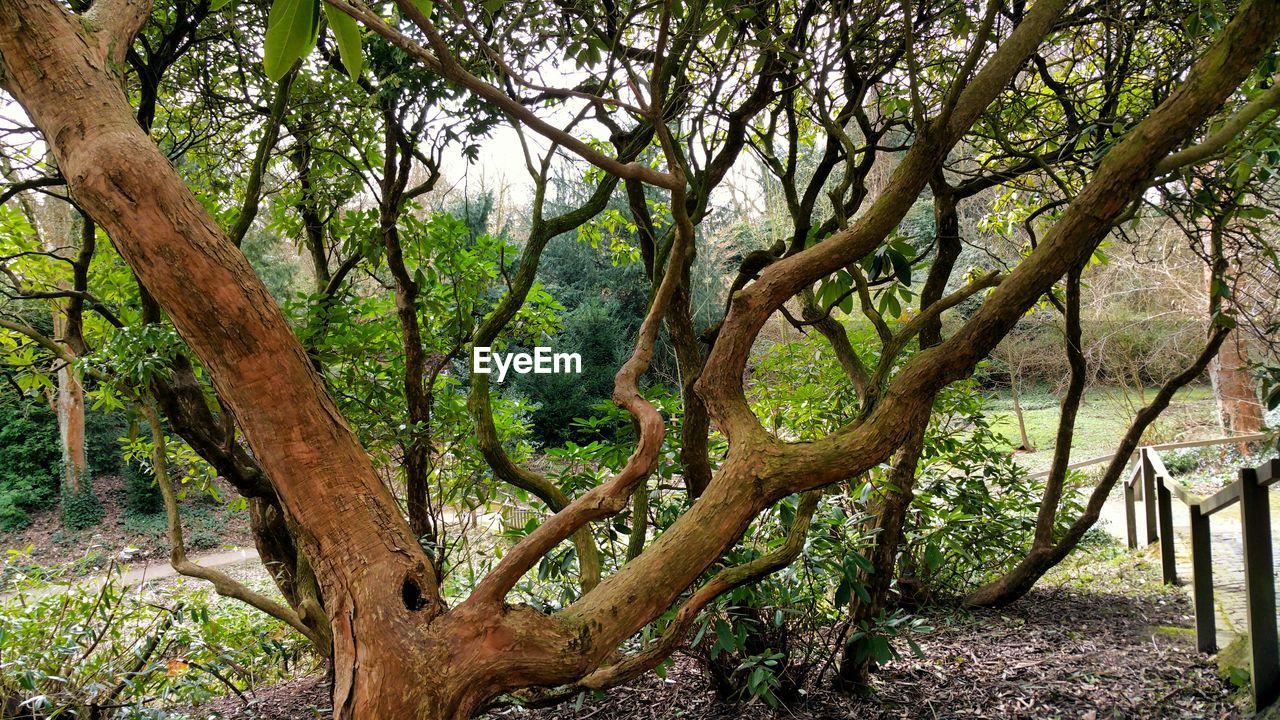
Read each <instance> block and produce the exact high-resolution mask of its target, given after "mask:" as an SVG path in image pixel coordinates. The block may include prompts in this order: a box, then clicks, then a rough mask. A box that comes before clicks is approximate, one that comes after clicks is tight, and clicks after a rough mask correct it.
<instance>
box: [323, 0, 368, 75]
mask: <svg viewBox="0 0 1280 720" xmlns="http://www.w3.org/2000/svg"><path fill="white" fill-rule="evenodd" d="M324 14H325V17H327V18H329V29H330V30H332V31H333V39H334V40H336V41H337V43H338V56H339V57H341V58H342V65H343V67H345V68H346V69H347V74H348V75H350V76H351V79H352V80H359V79H360V72H361V71H362V70H363V69H364V52H363V49H362V48H361V47H360V25H359V24H357V23H356V21H355V18H353V17H351V16H350V15H348V14H346V13H344V12H342V11H341V10H339V9H338V8H336V7H334V6H332V5H329V4H328V3H326V4H325V6H324Z"/></svg>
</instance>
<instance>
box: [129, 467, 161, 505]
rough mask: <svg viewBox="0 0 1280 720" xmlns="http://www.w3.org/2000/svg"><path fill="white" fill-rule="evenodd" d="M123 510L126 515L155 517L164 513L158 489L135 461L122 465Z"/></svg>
mask: <svg viewBox="0 0 1280 720" xmlns="http://www.w3.org/2000/svg"><path fill="white" fill-rule="evenodd" d="M124 509H125V513H126V514H128V515H155V514H157V513H162V512H164V498H163V497H162V496H161V495H160V488H159V487H157V486H156V483H155V481H154V480H152V478H151V477H150V476H149V475H148V474H147V473H146V472H145V471H144V470H143V468H142V466H141V464H139V463H138V462H137V460H130V461H129V462H126V463H125V464H124Z"/></svg>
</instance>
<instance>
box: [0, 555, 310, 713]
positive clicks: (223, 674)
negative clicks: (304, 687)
mask: <svg viewBox="0 0 1280 720" xmlns="http://www.w3.org/2000/svg"><path fill="white" fill-rule="evenodd" d="M41 587H46V586H44V585H43V583H42V582H40V581H38V580H37V581H34V582H30V583H28V584H27V588H28V589H31V590H37V591H38V590H39V589H40V588H41ZM263 590H266V589H265V588H263ZM0 628H3V630H4V632H0V699H3V700H2V701H3V702H4V703H5V706H3V707H0V717H11V716H14V715H17V716H19V717H24V716H26V715H27V714H31V715H34V716H35V717H133V718H136V717H159V716H160V715H159V710H158V709H157V708H156V707H155V706H172V705H182V704H198V703H201V702H204V701H206V700H209V699H210V698H213V697H217V696H220V695H222V694H224V693H226V692H227V690H228V686H229V685H232V686H234V687H235V690H236V692H248V691H251V690H252V688H253V686H255V685H258V684H263V685H265V684H269V683H273V682H278V681H280V680H284V679H288V678H290V677H293V676H295V675H298V674H302V673H306V672H310V671H313V670H314V669H315V665H316V658H315V656H314V655H313V654H312V652H311V649H310V644H309V643H308V642H307V641H306V640H305V639H303V638H302V637H301V636H299V635H298V634H297V633H295V632H294V631H293V630H292V629H290V628H289V627H288V626H286V625H284V624H283V623H281V622H279V621H277V620H275V619H273V618H270V617H268V616H266V615H264V614H262V613H260V612H258V611H257V610H254V609H253V608H250V607H249V606H247V605H243V604H241V603H238V602H216V597H214V596H211V595H210V594H209V593H207V592H205V591H198V592H186V593H183V594H180V595H179V594H174V595H168V596H166V595H158V594H156V593H147V594H143V593H139V592H134V591H130V592H124V591H123V588H122V587H121V586H120V584H119V582H118V578H117V577H115V576H114V575H113V576H112V577H110V578H109V579H108V581H107V582H106V583H104V584H103V585H102V586H100V587H88V586H77V587H74V588H72V589H71V590H69V591H67V592H60V593H57V594H53V593H33V594H29V595H25V596H22V597H18V598H15V599H12V600H8V601H6V602H5V603H4V604H0Z"/></svg>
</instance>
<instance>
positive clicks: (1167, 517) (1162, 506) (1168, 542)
mask: <svg viewBox="0 0 1280 720" xmlns="http://www.w3.org/2000/svg"><path fill="white" fill-rule="evenodd" d="M1164 481H1165V478H1158V479H1157V480H1156V507H1157V509H1158V510H1159V514H1160V570H1161V574H1162V575H1163V576H1164V584H1165V585H1175V584H1177V582H1178V565H1177V558H1176V557H1174V554H1173V553H1174V550H1176V549H1177V542H1176V541H1175V540H1174V537H1173V493H1171V492H1169V488H1167V487H1165V486H1164Z"/></svg>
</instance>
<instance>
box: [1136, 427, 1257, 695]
mask: <svg viewBox="0 0 1280 720" xmlns="http://www.w3.org/2000/svg"><path fill="white" fill-rule="evenodd" d="M1261 439H1266V436H1250V437H1247V438H1229V439H1228V441H1229V442H1242V441H1249V440H1261ZM1222 442H1224V441H1222V440H1219V441H1216V442H1205V443H1202V444H1204V445H1209V444H1221V443H1222ZM1183 446H1184V447H1194V446H1195V445H1191V444H1187V445H1183ZM1168 447H1169V446H1151V447H1144V448H1142V449H1140V450H1139V451H1138V460H1139V461H1138V462H1137V463H1136V464H1135V466H1134V469H1133V472H1132V474H1131V475H1130V476H1129V479H1128V480H1126V481H1125V483H1124V507H1125V524H1126V526H1127V530H1128V541H1129V547H1130V548H1137V547H1138V522H1137V517H1136V511H1135V508H1134V502H1135V501H1137V500H1142V501H1143V511H1144V515H1145V516H1146V528H1145V530H1146V544H1147V545H1151V544H1154V543H1155V542H1157V541H1158V540H1160V539H1164V540H1165V542H1161V543H1160V565H1161V569H1162V573H1163V576H1164V581H1165V582H1166V583H1170V584H1172V583H1176V582H1177V581H1178V571H1177V565H1176V563H1175V556H1174V533H1173V498H1175V497H1176V498H1178V500H1180V501H1182V503H1183V504H1184V505H1186V506H1187V508H1188V510H1189V512H1190V513H1191V522H1190V526H1191V595H1192V602H1193V605H1194V607H1195V614H1196V647H1197V648H1199V649H1200V651H1202V652H1206V653H1213V652H1216V651H1217V627H1216V617H1215V612H1214V603H1213V548H1212V544H1211V543H1210V539H1209V518H1210V517H1212V516H1213V515H1214V514H1216V513H1218V512H1221V511H1222V510H1225V509H1226V508H1229V507H1231V506H1232V505H1235V504H1236V503H1240V530H1241V533H1240V535H1241V541H1242V542H1241V545H1242V547H1243V550H1244V581H1245V582H1244V589H1245V603H1246V604H1245V612H1246V617H1247V619H1248V620H1247V625H1248V632H1249V649H1250V675H1251V678H1252V681H1253V682H1252V696H1253V704H1254V708H1255V709H1257V710H1261V709H1263V708H1266V707H1268V706H1270V705H1271V704H1273V703H1274V702H1276V700H1277V699H1280V639H1278V637H1277V633H1276V596H1275V570H1274V564H1273V562H1272V557H1271V508H1270V502H1269V498H1268V495H1269V493H1268V490H1267V488H1268V487H1270V486H1271V485H1273V484H1275V483H1280V460H1271V461H1269V462H1267V463H1264V464H1263V465H1262V466H1260V467H1257V468H1241V470H1240V474H1239V477H1238V478H1237V479H1236V480H1235V481H1234V482H1232V483H1231V484H1230V485H1228V486H1226V487H1224V488H1223V489H1222V490H1219V491H1218V492H1217V493H1215V494H1213V495H1212V496H1210V497H1208V498H1200V497H1196V496H1195V495H1192V494H1191V493H1189V492H1187V490H1186V489H1185V488H1183V487H1182V485H1181V484H1180V483H1178V482H1177V481H1176V480H1174V479H1173V477H1172V476H1171V475H1170V473H1169V470H1168V469H1167V468H1165V465H1164V461H1163V460H1162V459H1161V458H1160V450H1161V449H1168ZM1152 497H1154V498H1155V500H1156V501H1155V502H1154V503H1153V502H1149V501H1148V500H1147V499H1148V498H1152Z"/></svg>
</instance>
